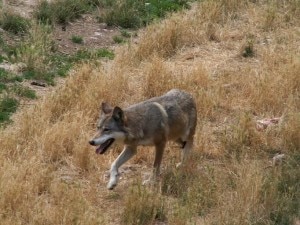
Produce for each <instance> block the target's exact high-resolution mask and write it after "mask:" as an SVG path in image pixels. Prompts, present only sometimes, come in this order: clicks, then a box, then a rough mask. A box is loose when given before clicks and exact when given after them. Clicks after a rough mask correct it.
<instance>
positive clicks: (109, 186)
mask: <svg viewBox="0 0 300 225" xmlns="http://www.w3.org/2000/svg"><path fill="white" fill-rule="evenodd" d="M117 183H118V177H117V176H111V177H110V179H109V182H108V184H107V189H109V190H112V189H114V187H115V186H117Z"/></svg>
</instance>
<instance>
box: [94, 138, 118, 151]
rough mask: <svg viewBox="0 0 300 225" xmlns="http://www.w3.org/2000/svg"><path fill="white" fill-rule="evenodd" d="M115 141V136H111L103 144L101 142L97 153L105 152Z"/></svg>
mask: <svg viewBox="0 0 300 225" xmlns="http://www.w3.org/2000/svg"><path fill="white" fill-rule="evenodd" d="M114 141H115V139H114V138H110V139H108V140H107V141H105V142H104V143H103V144H101V145H100V146H99V147H98V148H97V149H96V153H97V154H103V153H104V152H106V150H107V149H108V148H109V147H110V146H111V144H112V143H113V142H114Z"/></svg>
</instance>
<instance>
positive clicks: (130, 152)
mask: <svg viewBox="0 0 300 225" xmlns="http://www.w3.org/2000/svg"><path fill="white" fill-rule="evenodd" d="M135 154H136V146H125V147H124V150H123V151H122V152H121V154H120V155H119V156H118V158H117V159H116V160H115V161H114V162H113V163H112V165H111V169H110V179H109V182H108V184H107V188H108V189H109V190H112V189H113V188H114V187H115V186H116V185H117V183H118V174H119V173H118V169H119V167H120V166H122V165H123V164H124V163H125V162H127V161H128V160H129V159H130V158H131V157H132V156H134V155H135Z"/></svg>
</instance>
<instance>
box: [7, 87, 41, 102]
mask: <svg viewBox="0 0 300 225" xmlns="http://www.w3.org/2000/svg"><path fill="white" fill-rule="evenodd" d="M12 90H13V92H14V93H15V94H16V95H18V96H19V97H25V98H29V99H35V98H37V97H36V93H35V91H34V90H32V89H30V88H28V87H24V86H21V85H14V86H13V87H12Z"/></svg>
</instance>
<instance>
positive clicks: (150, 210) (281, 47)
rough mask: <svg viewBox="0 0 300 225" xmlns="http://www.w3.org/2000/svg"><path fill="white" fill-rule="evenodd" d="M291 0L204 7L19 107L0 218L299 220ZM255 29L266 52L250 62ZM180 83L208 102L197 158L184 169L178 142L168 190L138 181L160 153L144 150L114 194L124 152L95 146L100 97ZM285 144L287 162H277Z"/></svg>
mask: <svg viewBox="0 0 300 225" xmlns="http://www.w3.org/2000/svg"><path fill="white" fill-rule="evenodd" d="M280 2H281V1H272V2H270V3H268V1H233V0H232V1H204V2H202V3H199V4H195V5H194V6H193V7H192V9H191V10H189V11H186V12H182V13H180V14H174V15H172V16H171V18H169V19H166V20H165V21H163V22H161V23H159V24H154V25H151V26H149V27H148V28H146V29H145V30H144V31H143V32H142V33H141V36H140V38H139V41H138V42H139V43H138V44H133V43H131V44H130V45H128V46H123V47H121V48H120V49H118V53H117V56H116V59H115V60H114V61H113V62H111V63H107V64H103V65H100V66H99V67H98V68H95V65H88V64H85V65H79V66H78V68H76V69H75V70H74V72H73V73H72V74H71V75H70V76H69V78H67V80H66V82H65V84H64V85H63V86H61V87H59V88H57V90H56V91H55V92H53V93H51V94H49V95H47V96H45V97H44V98H43V99H40V100H39V102H38V104H37V105H35V106H33V107H30V108H27V109H24V110H23V111H20V112H19V113H18V114H17V115H16V116H15V118H14V124H12V125H11V126H9V127H8V128H6V129H5V130H2V131H1V134H0V149H1V150H2V151H1V152H0V167H1V169H0V171H1V172H0V221H1V224H120V223H125V224H151V223H154V221H157V220H161V221H164V222H168V223H169V224H266V225H267V224H292V223H293V221H294V220H295V219H296V218H298V219H299V217H300V215H299V211H300V210H299V208H300V206H299V202H298V201H297V200H299V180H300V178H299V176H300V174H299V146H300V144H299V130H300V128H299V125H300V122H299V109H300V105H299V103H300V93H299V87H300V74H299V71H300V61H299V51H298V50H297V46H299V45H300V42H299V38H298V37H299V27H298V26H297V24H299V22H300V21H299V19H300V18H299V10H300V7H299V1H295V0H294V1H292V0H291V1H284V4H285V5H284V7H282V3H280ZM297 4H298V5H297ZM270 8H272V10H274V12H275V13H273V14H272V16H274V18H273V19H272V18H269V17H268V16H270V15H269V14H268V13H270V12H269V10H270ZM279 12H280V13H279ZM282 12H284V13H285V14H284V15H286V16H288V19H287V18H286V17H285V16H281V15H282V14H281V13H282ZM266 27H268V29H266ZM269 27H270V29H269ZM249 37H251V40H252V41H253V42H252V44H253V48H254V49H255V54H254V56H253V57H246V58H245V57H243V56H242V55H241V49H242V48H243V46H244V45H245V43H247V40H248V39H247V38H249ZM174 87H176V88H181V89H184V90H187V91H189V92H191V93H192V94H193V95H194V96H195V98H196V102H197V106H198V117H199V121H198V126H197V132H196V137H195V139H196V143H195V150H194V154H193V157H192V159H191V161H190V163H189V164H188V165H187V166H186V168H182V170H176V169H175V168H174V165H175V163H176V162H177V161H178V159H179V149H178V150H177V149H175V151H174V149H173V148H176V147H174V146H173V145H172V144H170V145H169V146H168V147H167V149H166V154H165V157H164V162H163V165H164V167H163V169H162V171H163V174H162V176H161V183H160V187H161V189H160V191H158V190H156V189H155V190H152V189H149V188H144V187H140V186H139V184H138V185H136V184H135V183H136V179H134V178H133V177H143V176H144V172H148V171H150V170H151V163H152V161H151V160H153V156H152V153H153V150H151V149H149V148H145V149H143V150H142V151H140V152H139V153H138V155H137V157H135V159H134V160H132V161H131V163H134V164H133V165H132V167H133V168H137V169H135V170H134V169H133V170H131V171H130V172H129V173H123V174H122V179H121V180H120V183H119V186H118V187H117V188H116V190H114V191H113V192H109V191H107V190H106V189H105V187H106V182H107V178H106V177H105V171H106V170H107V169H108V168H109V165H110V163H111V162H112V160H113V159H114V158H115V157H116V155H117V152H119V151H120V148H117V149H116V151H112V150H111V151H110V152H109V153H108V154H107V155H105V156H101V157H99V156H96V155H95V154H94V150H93V148H91V147H90V146H88V140H89V137H90V136H91V135H92V133H93V130H94V129H95V122H96V119H97V116H98V113H99V112H98V111H99V105H100V103H101V101H107V102H110V103H111V104H113V105H119V106H121V107H126V106H128V105H130V104H132V103H134V102H137V101H141V100H143V99H147V98H149V97H152V96H155V95H159V94H162V93H164V92H166V91H167V90H169V89H171V88H174ZM273 116H283V119H282V121H281V122H280V124H278V125H275V126H273V127H269V128H268V129H267V130H266V131H258V130H256V127H255V120H256V119H261V118H264V117H273ZM278 152H281V153H285V154H286V156H287V159H286V161H285V162H284V163H283V164H282V165H279V166H278V167H269V165H271V164H270V162H269V161H270V159H271V157H272V156H273V155H274V154H275V153H278ZM148 153H149V154H148ZM150 153H151V154H150ZM138 183H140V179H138ZM143 218H146V219H147V220H145V221H143V220H142V219H143Z"/></svg>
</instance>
